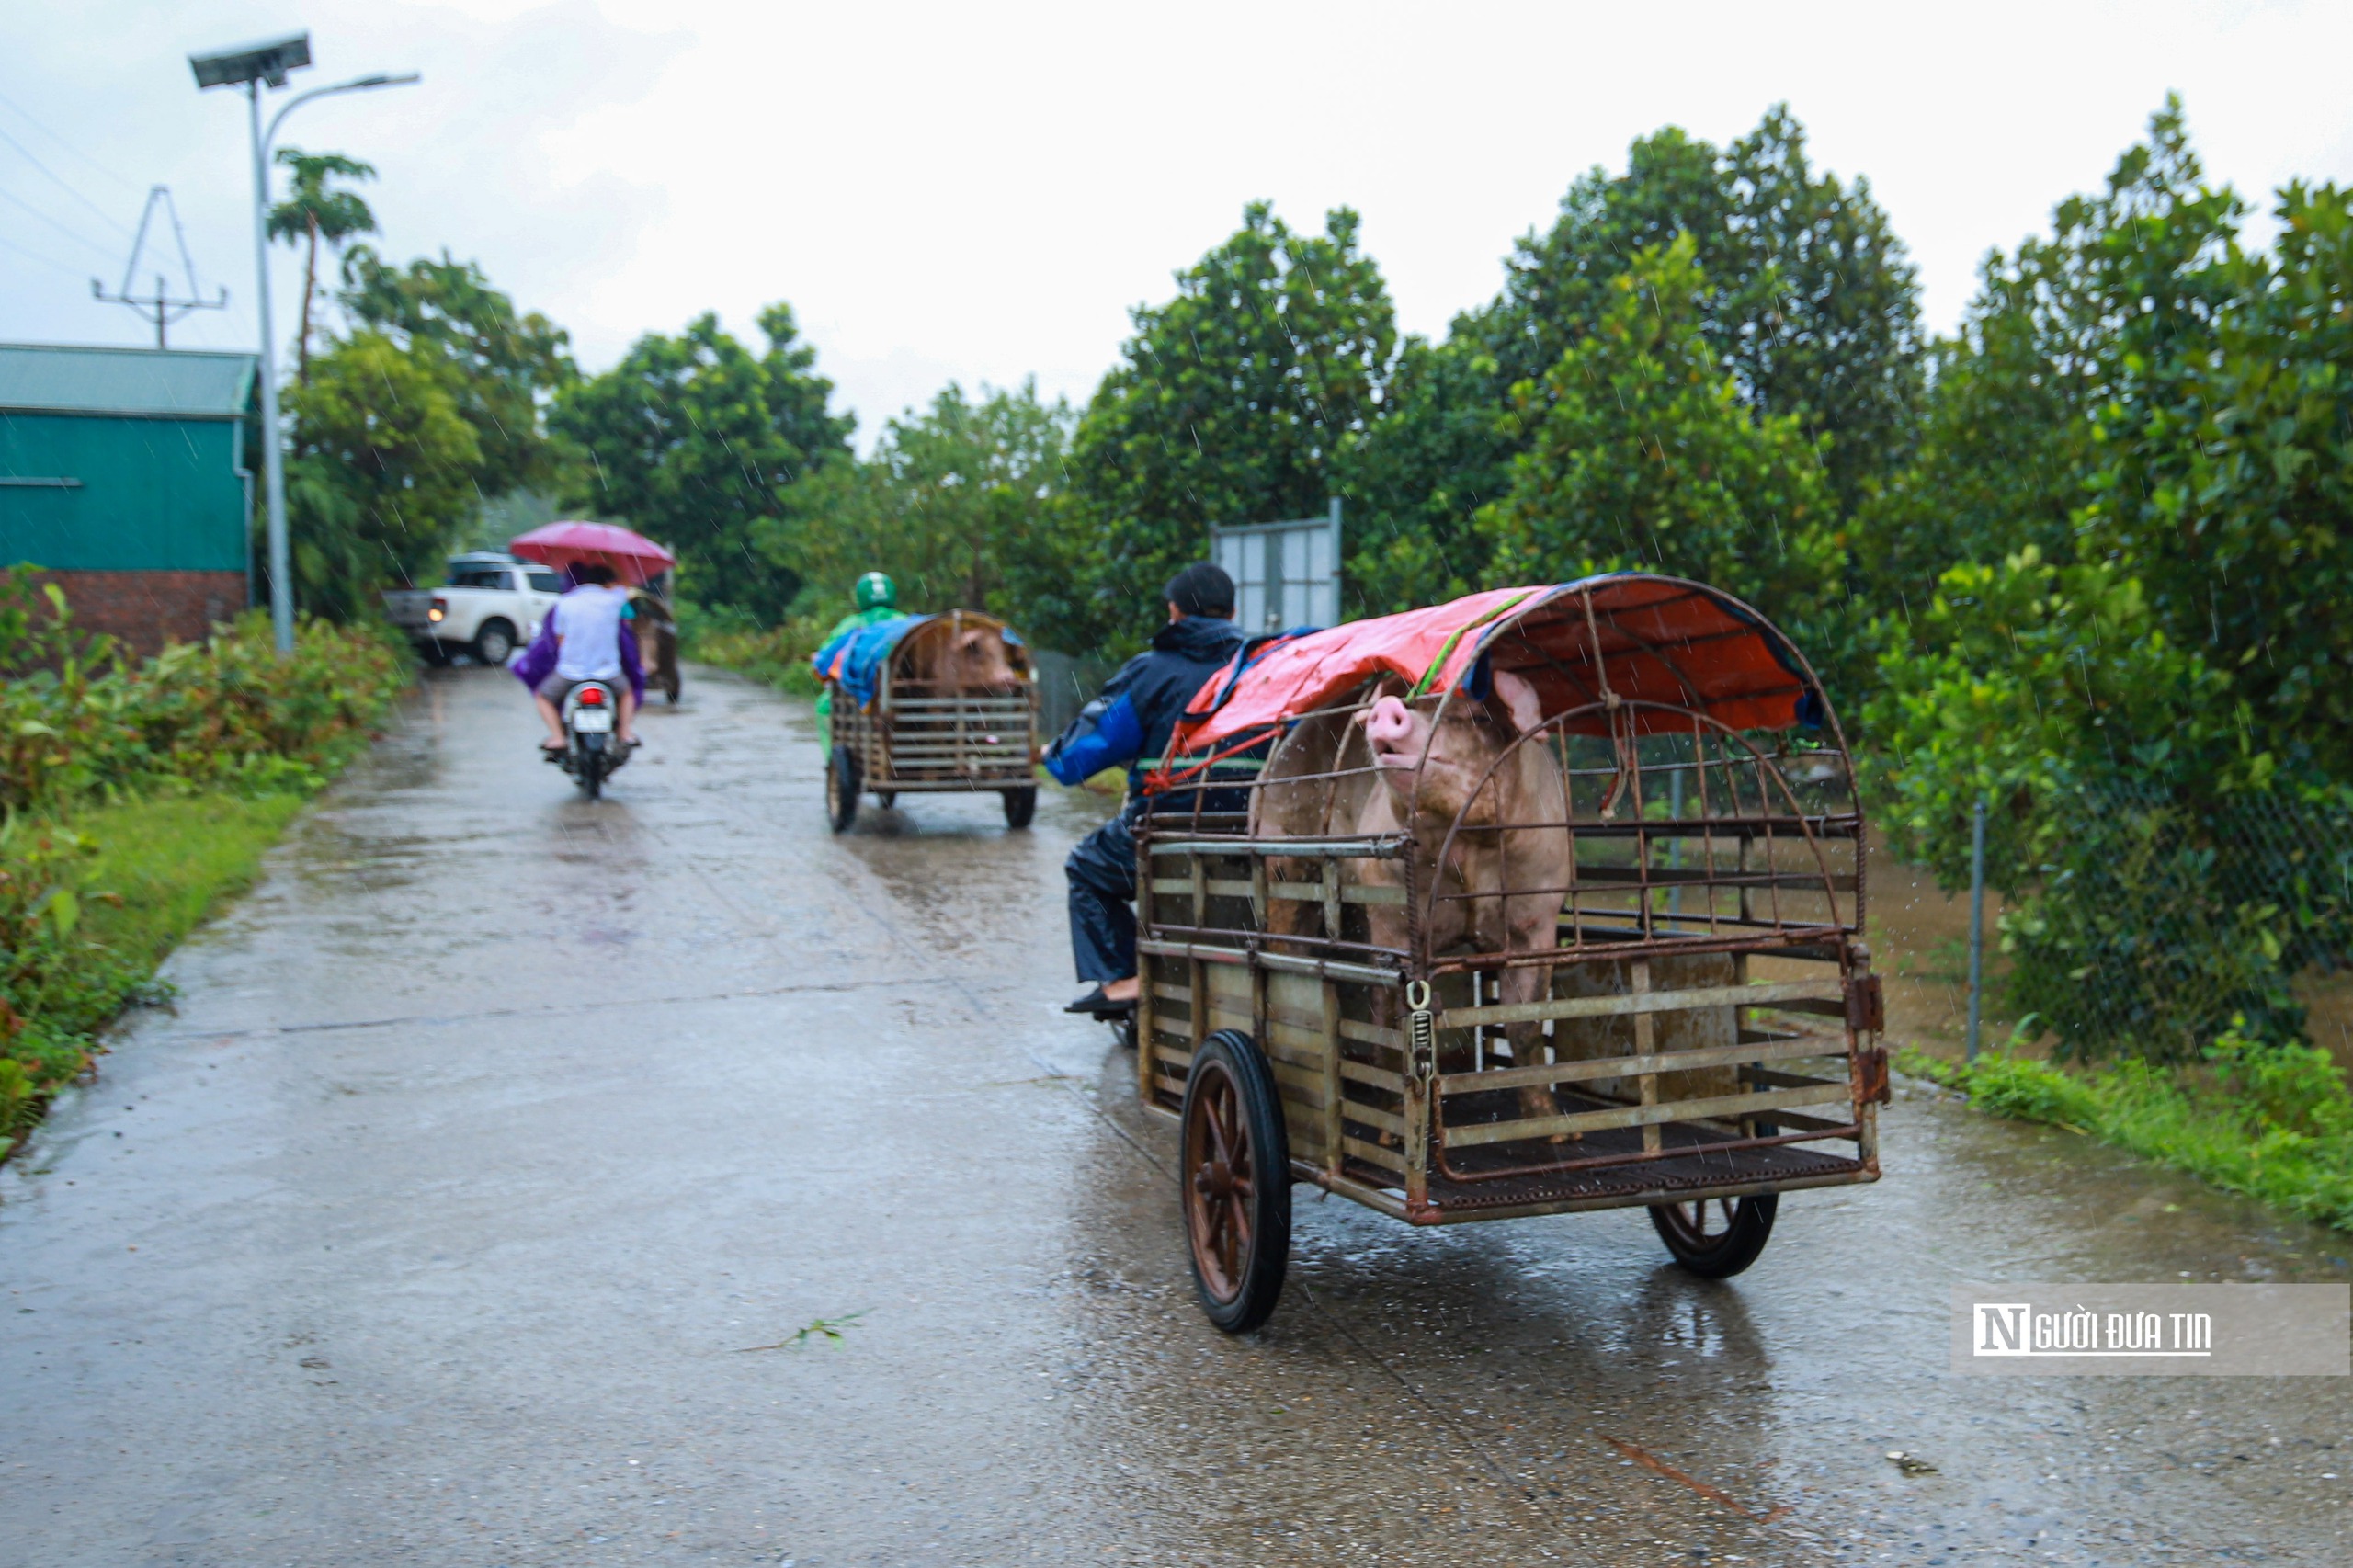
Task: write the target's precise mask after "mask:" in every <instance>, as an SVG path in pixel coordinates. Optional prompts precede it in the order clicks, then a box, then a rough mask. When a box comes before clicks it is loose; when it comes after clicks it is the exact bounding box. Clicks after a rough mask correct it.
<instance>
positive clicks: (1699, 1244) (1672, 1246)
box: [1651, 1192, 1781, 1279]
mask: <svg viewBox="0 0 2353 1568" xmlns="http://www.w3.org/2000/svg"><path fill="white" fill-rule="evenodd" d="M1780 1205H1781V1199H1780V1195H1779V1194H1778V1193H1771V1192H1768V1193H1766V1194H1764V1195H1763V1196H1761V1197H1756V1198H1709V1199H1701V1200H1699V1201H1698V1202H1696V1203H1657V1204H1653V1205H1652V1206H1651V1223H1652V1224H1653V1225H1654V1226H1655V1227H1657V1230H1658V1239H1659V1240H1661V1241H1663V1242H1665V1244H1666V1250H1667V1251H1669V1252H1671V1253H1673V1254H1674V1255H1675V1261H1676V1262H1677V1263H1679V1264H1681V1265H1682V1266H1683V1267H1684V1268H1685V1269H1687V1270H1688V1271H1689V1272H1691V1273H1693V1274H1696V1275H1698V1276H1699V1278H1702V1279H1729V1278H1732V1277H1733V1275H1735V1274H1738V1273H1739V1272H1740V1271H1741V1270H1742V1269H1744V1268H1746V1267H1748V1266H1749V1265H1750V1264H1752V1263H1755V1262H1756V1255H1757V1254H1759V1253H1761V1252H1763V1251H1764V1250H1765V1244H1766V1242H1768V1240H1770V1239H1771V1238H1772V1234H1773V1215H1774V1212H1775V1210H1778V1209H1779V1208H1780Z"/></svg>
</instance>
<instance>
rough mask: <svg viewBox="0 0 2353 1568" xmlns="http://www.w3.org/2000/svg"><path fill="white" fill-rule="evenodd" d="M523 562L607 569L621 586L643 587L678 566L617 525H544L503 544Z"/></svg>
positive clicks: (666, 553)
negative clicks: (583, 565) (593, 563)
mask: <svg viewBox="0 0 2353 1568" xmlns="http://www.w3.org/2000/svg"><path fill="white" fill-rule="evenodd" d="M506 548H507V549H509V550H511V551H514V552H515V553H516V554H517V555H519V556H521V557H522V558H523V559H524V560H526V561H537V562H540V563H541V564H542V565H547V566H557V567H563V566H579V565H582V564H584V563H585V562H592V561H593V562H597V563H598V564H600V565H605V566H609V567H611V568H612V569H613V574H614V575H616V576H618V577H620V580H621V581H622V582H624V583H630V584H634V585H638V586H641V587H642V586H643V585H645V584H646V583H648V582H650V581H651V580H653V579H654V577H656V576H658V575H660V574H662V573H665V572H667V571H668V570H669V569H670V568H671V567H673V566H676V564H677V563H678V558H677V557H676V556H675V555H673V554H671V553H670V552H669V551H666V550H665V549H663V548H662V547H661V546H660V545H658V544H656V543H654V541H653V540H650V539H647V538H646V537H645V536H644V535H643V534H638V533H631V531H630V530H629V529H627V528H622V527H620V525H619V524H617V523H547V524H543V525H542V526H540V527H539V528H533V529H532V530H531V531H530V532H529V533H527V534H523V535H520V536H518V537H517V538H515V539H513V540H508V541H507V545H506Z"/></svg>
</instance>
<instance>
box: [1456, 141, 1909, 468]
mask: <svg viewBox="0 0 2353 1568" xmlns="http://www.w3.org/2000/svg"><path fill="white" fill-rule="evenodd" d="M1678 234H1688V235H1690V236H1691V238H1692V241H1693V244H1694V245H1695V246H1696V251H1695V259H1696V261H1697V262H1698V264H1699V270H1700V272H1701V274H1702V275H1703V276H1704V277H1705V278H1707V280H1708V281H1707V287H1706V290H1705V291H1704V292H1703V293H1702V294H1701V295H1700V296H1699V300H1698V301H1697V306H1698V322H1699V331H1700V334H1701V336H1702V337H1703V338H1704V339H1705V341H1706V342H1707V344H1708V346H1709V347H1710V348H1711V351H1713V352H1714V354H1715V355H1716V356H1717V358H1718V360H1719V363H1720V364H1721V366H1722V369H1723V370H1724V371H1725V372H1726V373H1728V374H1729V375H1730V376H1731V377H1732V378H1733V381H1734V383H1735V385H1736V386H1737V387H1738V389H1739V392H1740V395H1741V397H1742V399H1743V400H1744V401H1745V403H1747V404H1748V405H1749V407H1750V408H1751V409H1752V410H1753V411H1754V412H1756V414H1758V415H1762V416H1768V417H1776V416H1782V415H1792V416H1795V417H1796V419H1797V420H1798V422H1799V426H1800V427H1801V428H1802V430H1803V431H1804V432H1805V434H1806V435H1807V436H1808V437H1821V436H1828V437H1831V439H1830V441H1829V442H1828V444H1827V445H1826V447H1825V448H1824V456H1823V461H1824V464H1825V465H1826V466H1827V468H1828V470H1829V475H1830V481H1831V490H1832V493H1833V494H1834V495H1835V496H1836V498H1837V501H1838V504H1839V506H1840V507H1841V509H1842V510H1852V509H1853V508H1854V507H1855V506H1858V505H1859V503H1860V502H1861V501H1862V499H1863V498H1864V497H1865V496H1866V495H1867V494H1869V493H1870V489H1871V488H1872V486H1873V485H1874V484H1875V483H1878V482H1879V481H1881V480H1882V479H1884V478H1885V476H1887V475H1888V474H1889V473H1891V472H1893V471H1894V470H1895V469H1896V468H1897V467H1898V466H1899V465H1900V464H1901V462H1902V461H1903V460H1904V458H1905V457H1906V456H1907V455H1908V449H1909V446H1910V441H1911V436H1912V426H1913V420H1914V416H1915V409H1916V406H1917V403H1918V399H1919V395H1920V387H1921V340H1920V331H1919V308H1918V302H1917V292H1918V290H1917V285H1916V282H1915V274H1914V270H1913V267H1912V265H1911V263H1910V261H1909V260H1908V259H1907V258H1906V256H1905V253H1904V246H1903V244H1902V242H1901V241H1899V240H1898V239H1897V238H1896V237H1895V233H1894V231H1893V228H1892V227H1891V226H1890V225H1889V223H1888V221H1887V214H1886V213H1885V212H1884V211H1883V210H1881V208H1880V206H1879V204H1878V203H1877V202H1876V201H1875V200H1873V199H1872V197H1871V193H1870V182H1869V181H1868V180H1863V179H1857V180H1856V181H1855V182H1854V183H1853V184H1852V185H1843V184H1841V183H1840V182H1839V181H1838V179H1837V178H1836V176H1832V175H1828V174H1819V175H1818V174H1816V173H1815V172H1814V170H1813V167H1812V165H1810V163H1809V162H1808V160H1807V157H1806V152H1805V132H1804V130H1803V128H1802V126H1800V125H1799V123H1798V121H1797V119H1796V118H1795V117H1794V116H1792V115H1791V114H1790V111H1789V108H1788V106H1787V105H1776V106H1775V107H1774V108H1771V109H1769V110H1768V111H1767V112H1766V115H1765V118H1764V119H1762V120H1761V121H1760V122H1759V123H1758V125H1757V127H1756V130H1755V131H1751V132H1750V133H1749V134H1748V135H1746V136H1745V137H1742V138H1741V139H1739V140H1738V141H1736V142H1733V143H1732V144H1731V145H1730V146H1728V147H1725V148H1722V150H1719V149H1717V148H1716V147H1714V146H1711V144H1709V143H1708V142H1703V141H1700V140H1699V139H1698V138H1696V137H1693V136H1690V135H1688V133H1686V132H1684V131H1680V130H1677V129H1676V128H1674V127H1672V126H1670V127H1668V128H1666V129H1665V130H1663V131H1658V132H1657V133H1655V134H1654V135H1652V136H1649V137H1645V138H1643V139H1642V140H1640V141H1637V142H1634V144H1633V145H1632V147H1631V148H1630V149H1629V151H1628V154H1627V167H1626V172H1625V174H1623V175H1621V176H1609V175H1608V174H1607V173H1605V172H1604V171H1603V170H1601V169H1598V168H1596V169H1594V170H1593V171H1592V172H1590V173H1588V174H1586V176H1583V177H1582V178H1580V179H1578V180H1577V182H1576V183H1575V184H1574V186H1572V187H1570V189H1569V192H1568V194H1567V195H1566V196H1565V197H1563V199H1562V202H1561V216H1560V218H1559V219H1558V221H1556V222H1554V223H1553V225H1552V229H1551V230H1550V231H1549V232H1548V233H1544V234H1541V235H1536V234H1530V235H1529V236H1528V237H1527V238H1525V239H1523V240H1521V241H1520V243H1519V244H1518V247H1517V249H1516V250H1515V251H1514V253H1513V255H1512V256H1511V257H1510V259H1509V261H1508V262H1507V263H1506V284H1505V288H1504V292H1503V296H1502V297H1501V298H1500V299H1499V300H1498V301H1496V302H1495V304H1494V305H1493V306H1492V307H1490V308H1489V309H1488V310H1487V311H1485V312H1481V313H1480V314H1478V315H1476V316H1474V317H1472V318H1469V319H1468V320H1466V322H1465V323H1464V324H1463V326H1462V327H1461V328H1459V329H1458V332H1460V331H1461V330H1465V329H1467V330H1468V331H1469V332H1470V333H1471V334H1472V335H1474V336H1475V337H1476V338H1477V339H1478V340H1479V342H1480V344H1481V345H1482V347H1484V349H1485V350H1486V352H1487V354H1488V355H1489V356H1490V357H1491V358H1493V359H1494V360H1495V364H1496V367H1497V369H1496V382H1495V385H1496V390H1497V392H1501V391H1502V390H1503V389H1504V388H1507V387H1510V386H1512V385H1515V384H1517V383H1519V382H1522V381H1528V382H1540V381H1542V379H1543V377H1544V376H1545V375H1546V373H1547V372H1548V371H1550V370H1551V369H1552V367H1553V366H1554V365H1555V364H1556V363H1558V362H1559V360H1560V358H1561V356H1562V355H1563V354H1564V353H1566V352H1567V351H1568V350H1569V349H1570V348H1572V347H1574V346H1575V345H1577V344H1578V343H1580V342H1582V341H1583V340H1584V339H1585V338H1586V335H1589V334H1590V333H1592V332H1593V331H1594V330H1595V329H1596V327H1597V324H1598V323H1599V322H1600V320H1601V318H1602V317H1603V316H1604V315H1605V314H1607V313H1608V312H1609V311H1610V310H1611V309H1612V308H1613V306H1614V304H1615V298H1616V297H1615V294H1614V292H1613V283H1614V281H1615V279H1616V278H1619V277H1620V275H1621V274H1622V273H1623V272H1624V271H1625V270H1626V268H1627V267H1629V266H1630V265H1631V264H1632V261H1633V259H1634V257H1635V256H1637V255H1639V254H1640V253H1641V252H1643V251H1644V250H1646V249H1651V248H1654V247H1660V246H1665V245H1666V244H1670V243H1672V242H1673V241H1674V239H1675V238H1676V236H1677V235H1678Z"/></svg>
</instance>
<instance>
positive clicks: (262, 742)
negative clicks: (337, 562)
mask: <svg viewBox="0 0 2353 1568" xmlns="http://www.w3.org/2000/svg"><path fill="white" fill-rule="evenodd" d="M411 667H412V666H411V663H410V659H409V656H408V653H407V652H406V650H405V649H404V647H403V646H402V645H401V643H400V642H399V640H398V639H397V638H396V637H395V636H393V635H392V633H391V632H390V631H386V630H382V629H379V628H373V627H368V626H341V627H338V626H334V625H330V624H328V623H326V622H324V621H318V620H305V621H303V622H302V623H301V626H300V627H299V629H298V631H297V632H296V638H295V647H294V652H293V654H292V656H291V657H290V658H283V659H281V658H280V657H278V652H277V649H276V647H275V645H274V643H273V642H272V639H271V636H270V628H269V622H268V619H267V617H266V616H264V615H262V614H261V613H259V612H258V611H256V612H253V613H249V614H247V615H246V616H244V618H242V619H239V620H238V621H237V622H236V623H235V624H234V625H233V626H232V627H230V628H229V629H227V630H226V631H222V632H220V633H218V634H216V635H214V636H212V637H210V638H209V639H207V640H206V641H205V642H189V643H174V644H172V645H170V646H169V647H167V648H165V650H164V652H163V653H160V654H158V655H157V656H156V657H154V658H152V659H147V660H143V661H135V660H133V659H131V658H130V657H129V656H127V655H126V654H125V653H123V652H122V650H121V649H120V648H119V647H118V646H117V645H116V644H115V643H114V642H112V641H111V640H110V639H108V638H105V637H94V636H89V635H86V634H85V633H83V632H81V631H78V630H77V629H76V628H75V627H74V622H73V616H72V611H71V607H70V606H68V604H67V603H66V601H65V597H64V596H63V594H62V593H60V592H59V591H58V589H57V587H56V585H54V584H51V585H46V586H45V587H43V588H40V589H36V588H35V587H34V585H33V584H32V582H31V580H30V577H29V574H27V573H26V572H24V571H23V570H22V569H19V570H17V571H16V572H14V573H12V574H10V575H9V576H8V578H7V579H6V582H5V583H0V675H5V676H6V677H7V678H6V681H5V683H0V809H5V810H6V811H9V812H23V811H28V810H32V811H45V810H48V809H50V808H51V807H53V806H56V805H59V804H62V803H65V802H70V801H74V800H75V799H77V798H79V797H81V796H85V795H87V794H90V793H93V792H96V791H120V790H149V789H188V788H226V789H231V790H239V791H242V792H249V793H269V792H275V791H287V790H292V791H298V792H299V791H303V790H312V789H315V788H316V787H317V786H318V785H319V783H320V782H322V781H323V780H324V778H325V777H326V775H327V774H328V773H329V772H331V771H332V770H333V769H334V768H335V767H336V766H338V765H339V764H340V763H341V762H342V761H344V760H345V759H346V758H347V756H349V755H350V754H351V753H352V752H353V751H354V750H356V749H357V748H358V746H360V745H362V744H365V743H366V740H367V738H368V734H369V729H370V727H371V726H372V725H373V724H374V722H376V720H377V719H378V718H379V717H380V716H381V714H382V712H383V710H384V707H385V705H386V704H387V703H388V702H389V701H390V700H391V699H392V696H393V695H394V694H395V693H396V692H398V691H400V690H401V689H402V688H403V687H405V686H406V685H407V684H408V681H409V677H410V672H411Z"/></svg>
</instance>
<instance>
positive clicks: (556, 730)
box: [531, 562, 637, 752]
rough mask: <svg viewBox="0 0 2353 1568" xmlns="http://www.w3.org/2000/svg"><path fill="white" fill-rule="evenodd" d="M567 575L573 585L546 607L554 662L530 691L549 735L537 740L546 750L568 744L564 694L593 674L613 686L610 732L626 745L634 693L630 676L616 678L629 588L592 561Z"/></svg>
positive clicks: (633, 740)
mask: <svg viewBox="0 0 2353 1568" xmlns="http://www.w3.org/2000/svg"><path fill="white" fill-rule="evenodd" d="M572 576H573V581H574V583H576V584H577V585H578V586H576V587H574V588H573V589H572V590H571V591H570V592H568V593H566V594H565V595H564V596H563V597H562V598H560V599H558V600H556V601H555V608H553V609H551V610H550V611H549V612H548V625H549V627H550V629H551V631H553V632H554V635H555V667H554V668H553V669H551V670H550V671H548V673H547V674H546V675H545V676H542V677H541V678H540V682H539V684H538V685H537V686H536V687H533V688H532V691H531V699H532V700H533V702H534V703H536V704H537V705H538V707H539V710H540V720H541V722H544V723H545V724H546V725H547V727H548V738H547V739H546V740H544V741H542V742H540V745H541V746H543V747H544V748H545V749H547V750H549V751H551V752H560V751H563V749H564V748H565V747H566V746H567V745H568V744H570V743H569V742H567V741H566V740H565V739H564V735H563V699H565V698H566V697H567V696H569V695H571V692H572V688H573V687H575V686H577V685H579V684H580V683H581V682H582V681H584V680H597V681H604V682H607V683H608V684H609V685H611V686H612V687H613V688H614V698H615V700H616V702H617V704H618V706H619V712H618V714H617V717H616V726H615V737H616V738H617V739H618V740H619V741H620V744H623V745H625V746H635V745H636V744H637V732H636V729H635V728H634V724H633V721H634V720H635V719H636V717H637V702H636V694H635V693H634V692H633V691H632V690H631V682H629V681H627V680H624V679H622V678H621V677H622V676H623V675H624V674H625V673H626V672H625V671H624V669H623V667H622V664H621V621H622V619H623V618H624V617H626V616H627V615H628V614H629V613H630V604H629V590H628V589H627V588H620V587H616V586H614V585H613V569H612V568H611V567H609V566H606V565H603V564H601V563H599V562H587V563H586V564H584V565H580V566H575V567H574V568H573V569H572Z"/></svg>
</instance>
